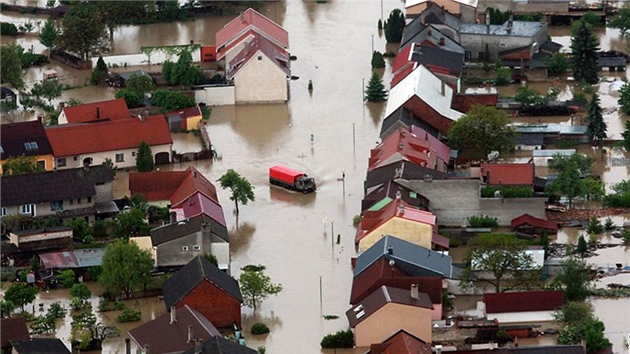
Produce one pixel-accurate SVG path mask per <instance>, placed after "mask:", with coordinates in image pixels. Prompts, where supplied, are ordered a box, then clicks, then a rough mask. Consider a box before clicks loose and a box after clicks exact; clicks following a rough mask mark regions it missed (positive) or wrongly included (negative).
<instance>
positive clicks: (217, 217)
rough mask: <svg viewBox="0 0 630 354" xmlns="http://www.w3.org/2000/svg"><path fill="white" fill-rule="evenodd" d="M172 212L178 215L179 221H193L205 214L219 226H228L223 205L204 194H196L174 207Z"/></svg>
mask: <svg viewBox="0 0 630 354" xmlns="http://www.w3.org/2000/svg"><path fill="white" fill-rule="evenodd" d="M171 211H173V212H175V213H177V220H183V219H191V218H194V217H196V216H199V215H201V214H205V215H207V216H209V217H210V218H212V219H213V220H214V221H216V222H218V223H219V224H221V225H223V226H226V223H225V217H224V215H223V208H222V207H221V205H220V204H219V203H217V202H215V201H214V200H212V199H210V198H208V197H206V196H205V195H203V194H202V193H194V194H193V195H192V196H190V197H188V199H187V200H185V201H183V202H181V203H180V204H179V205H177V206H174V207H172V208H171Z"/></svg>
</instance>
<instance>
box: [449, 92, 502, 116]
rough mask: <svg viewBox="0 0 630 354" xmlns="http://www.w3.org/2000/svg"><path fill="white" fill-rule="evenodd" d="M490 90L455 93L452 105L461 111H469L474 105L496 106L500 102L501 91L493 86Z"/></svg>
mask: <svg viewBox="0 0 630 354" xmlns="http://www.w3.org/2000/svg"><path fill="white" fill-rule="evenodd" d="M487 91H489V92H464V93H456V94H455V95H453V102H452V103H451V107H452V108H453V109H454V110H456V111H459V112H463V113H468V111H469V110H470V109H471V108H472V107H473V106H474V105H478V104H479V105H482V106H488V107H496V106H497V104H499V93H498V92H497V89H496V88H494V87H492V88H490V90H487Z"/></svg>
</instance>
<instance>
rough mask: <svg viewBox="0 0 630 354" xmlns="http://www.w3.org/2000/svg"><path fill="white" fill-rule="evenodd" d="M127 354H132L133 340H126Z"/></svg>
mask: <svg viewBox="0 0 630 354" xmlns="http://www.w3.org/2000/svg"><path fill="white" fill-rule="evenodd" d="M125 354H131V339H129V337H127V338H125Z"/></svg>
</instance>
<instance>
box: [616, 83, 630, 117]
mask: <svg viewBox="0 0 630 354" xmlns="http://www.w3.org/2000/svg"><path fill="white" fill-rule="evenodd" d="M617 103H618V104H619V105H620V106H621V110H622V111H623V113H625V114H630V84H628V83H627V82H626V83H624V84H623V85H622V86H621V88H620V89H619V99H618V100H617Z"/></svg>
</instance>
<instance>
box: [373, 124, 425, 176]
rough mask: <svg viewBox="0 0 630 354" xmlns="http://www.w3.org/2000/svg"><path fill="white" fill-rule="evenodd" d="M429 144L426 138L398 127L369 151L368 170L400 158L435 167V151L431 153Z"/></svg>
mask: <svg viewBox="0 0 630 354" xmlns="http://www.w3.org/2000/svg"><path fill="white" fill-rule="evenodd" d="M430 145H431V144H430V142H429V141H428V140H424V139H420V138H419V137H417V136H416V135H414V134H412V133H411V132H409V131H407V129H405V128H400V129H398V131H396V132H394V133H392V134H390V135H388V136H387V137H386V138H385V139H384V140H383V142H382V143H380V144H379V145H378V146H377V147H376V148H374V149H372V150H371V151H370V159H369V160H368V171H372V170H374V169H375V168H378V167H381V166H384V165H388V164H390V163H393V162H398V161H401V160H405V161H410V162H413V163H415V164H417V165H420V166H424V167H427V168H430V169H435V168H436V162H437V153H435V152H434V153H433V154H432V153H431V150H430Z"/></svg>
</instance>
